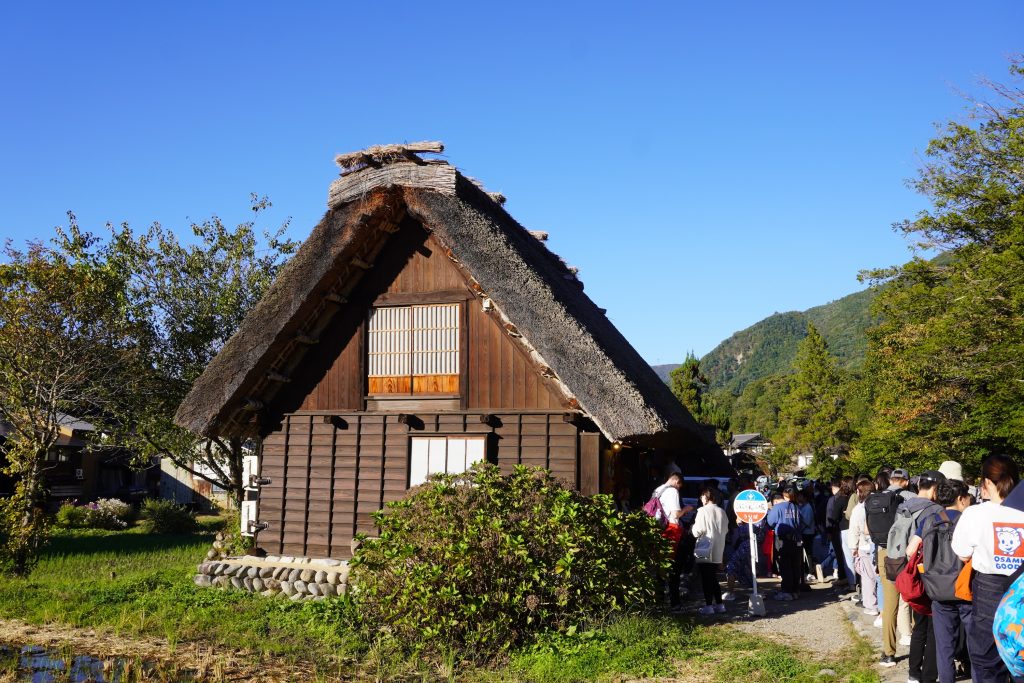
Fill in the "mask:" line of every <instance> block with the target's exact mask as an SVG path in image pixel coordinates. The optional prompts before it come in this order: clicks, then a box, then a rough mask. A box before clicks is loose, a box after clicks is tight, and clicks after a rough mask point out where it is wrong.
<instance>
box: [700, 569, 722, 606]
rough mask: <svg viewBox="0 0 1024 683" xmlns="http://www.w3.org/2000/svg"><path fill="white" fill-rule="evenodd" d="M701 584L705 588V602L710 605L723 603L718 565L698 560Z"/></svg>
mask: <svg viewBox="0 0 1024 683" xmlns="http://www.w3.org/2000/svg"><path fill="white" fill-rule="evenodd" d="M697 571H698V572H699V573H700V586H701V588H703V589H704V602H705V603H706V604H708V605H719V604H721V603H722V586H721V584H719V583H718V565H717V564H712V563H710V562H698V563H697Z"/></svg>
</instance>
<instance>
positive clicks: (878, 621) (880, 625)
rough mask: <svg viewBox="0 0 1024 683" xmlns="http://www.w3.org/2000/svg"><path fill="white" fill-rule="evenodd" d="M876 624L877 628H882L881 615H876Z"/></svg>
mask: <svg viewBox="0 0 1024 683" xmlns="http://www.w3.org/2000/svg"><path fill="white" fill-rule="evenodd" d="M874 626H875V628H882V617H881V616H877V617H875V621H874Z"/></svg>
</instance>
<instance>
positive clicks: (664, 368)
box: [651, 363, 680, 384]
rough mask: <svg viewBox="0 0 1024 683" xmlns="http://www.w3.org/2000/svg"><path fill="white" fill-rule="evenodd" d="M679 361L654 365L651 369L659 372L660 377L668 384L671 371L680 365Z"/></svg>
mask: <svg viewBox="0 0 1024 683" xmlns="http://www.w3.org/2000/svg"><path fill="white" fill-rule="evenodd" d="M679 365H680V364H679V363H667V364H665V365H652V366H651V369H652V370H654V371H655V372H656V373H658V377H660V378H661V381H662V382H664V383H665V384H668V376H669V373H670V372H672V371H673V370H675V369H676V368H678V367H679Z"/></svg>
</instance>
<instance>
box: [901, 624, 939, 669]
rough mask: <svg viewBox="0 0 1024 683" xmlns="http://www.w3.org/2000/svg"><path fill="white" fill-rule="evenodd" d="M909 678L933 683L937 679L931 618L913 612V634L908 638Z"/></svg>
mask: <svg viewBox="0 0 1024 683" xmlns="http://www.w3.org/2000/svg"><path fill="white" fill-rule="evenodd" d="M908 664H909V665H910V671H909V673H910V678H916V679H917V680H919V681H921V683H935V681H936V679H937V678H938V677H939V672H938V667H937V665H936V662H935V632H934V631H933V630H932V618H931V617H930V616H925V615H923V614H919V613H918V612H914V632H913V633H912V634H911V636H910V661H909V662H908Z"/></svg>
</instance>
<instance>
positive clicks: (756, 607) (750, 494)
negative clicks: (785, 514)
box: [735, 490, 768, 617]
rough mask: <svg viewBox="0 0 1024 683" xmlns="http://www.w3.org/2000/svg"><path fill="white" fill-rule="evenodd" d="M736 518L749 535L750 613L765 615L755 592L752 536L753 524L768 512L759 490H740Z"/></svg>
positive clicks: (753, 540)
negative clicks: (744, 524) (744, 525)
mask: <svg viewBox="0 0 1024 683" xmlns="http://www.w3.org/2000/svg"><path fill="white" fill-rule="evenodd" d="M735 511H736V519H737V520H739V521H741V522H745V523H746V525H747V533H748V534H749V535H750V579H751V588H752V589H753V590H752V591H751V594H750V613H751V614H753V615H754V616H758V617H763V616H764V615H765V610H764V600H763V599H762V598H761V596H760V595H758V593H757V538H756V536H754V525H755V524H757V523H758V522H760V521H761V520H762V519H764V518H765V516H767V514H768V500H767V499H766V498H765V497H764V495H763V494H761V492H760V491H754V490H750V491H741V492H740V493H739V495H737V496H736V501H735Z"/></svg>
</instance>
